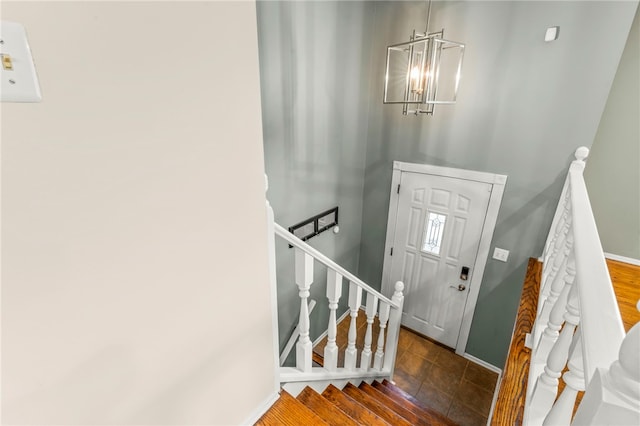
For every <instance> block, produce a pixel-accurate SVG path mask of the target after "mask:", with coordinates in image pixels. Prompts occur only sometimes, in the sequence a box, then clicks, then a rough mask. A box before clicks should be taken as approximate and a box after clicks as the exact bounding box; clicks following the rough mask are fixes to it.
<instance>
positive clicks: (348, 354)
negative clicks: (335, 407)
mask: <svg viewBox="0 0 640 426" xmlns="http://www.w3.org/2000/svg"><path fill="white" fill-rule="evenodd" d="M361 304H362V288H360V287H358V286H357V285H355V284H354V283H349V309H350V311H351V324H349V335H348V344H347V349H346V350H345V352H344V368H346V369H347V370H355V369H356V360H357V358H358V350H357V349H356V337H357V332H358V329H357V324H356V318H358V309H360V305H361Z"/></svg>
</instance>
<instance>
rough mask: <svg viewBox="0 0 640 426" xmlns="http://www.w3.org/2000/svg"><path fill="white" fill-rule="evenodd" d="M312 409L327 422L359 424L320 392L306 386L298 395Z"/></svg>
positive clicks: (337, 424) (299, 399) (335, 424)
mask: <svg viewBox="0 0 640 426" xmlns="http://www.w3.org/2000/svg"><path fill="white" fill-rule="evenodd" d="M297 399H298V401H300V402H302V403H303V404H304V405H305V406H307V407H308V408H309V409H310V410H311V411H313V412H314V413H316V414H317V415H318V416H319V417H321V418H322V419H325V421H326V422H327V423H329V424H330V425H334V426H357V425H358V422H356V421H355V420H353V419H352V418H351V417H349V416H348V415H346V414H345V413H344V412H343V411H342V410H340V409H339V408H338V407H336V406H335V405H333V404H331V403H330V402H329V401H328V400H327V399H325V398H323V397H322V396H321V395H320V394H319V393H317V392H316V391H314V390H313V389H311V388H310V387H309V386H307V387H306V388H304V389H303V390H302V392H300V394H299V395H298V397H297Z"/></svg>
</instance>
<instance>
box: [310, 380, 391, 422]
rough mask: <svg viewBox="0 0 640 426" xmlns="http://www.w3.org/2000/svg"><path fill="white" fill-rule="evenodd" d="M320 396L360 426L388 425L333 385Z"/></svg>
mask: <svg viewBox="0 0 640 426" xmlns="http://www.w3.org/2000/svg"><path fill="white" fill-rule="evenodd" d="M322 396H323V397H324V398H326V399H327V400H329V401H330V402H331V403H333V404H335V405H336V406H337V407H338V408H340V410H342V411H344V412H345V413H346V414H347V415H348V416H349V417H351V418H353V419H356V421H357V422H358V423H360V424H364V425H372V426H373V425H376V426H378V425H379V426H387V425H389V423H387V422H386V421H384V420H383V419H382V418H380V417H379V416H378V415H376V414H374V413H373V412H372V411H371V410H369V409H368V408H365V407H364V406H362V405H361V404H360V403H358V402H357V401H355V400H354V399H353V398H351V397H350V396H348V395H347V394H345V393H344V392H342V391H341V390H340V389H338V388H336V387H335V386H333V385H329V386H328V387H327V388H326V389H325V390H324V392H322Z"/></svg>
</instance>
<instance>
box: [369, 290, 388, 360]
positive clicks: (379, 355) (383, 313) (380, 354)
mask: <svg viewBox="0 0 640 426" xmlns="http://www.w3.org/2000/svg"><path fill="white" fill-rule="evenodd" d="M390 309H391V306H389V304H388V303H386V302H380V312H378V320H379V321H380V334H378V348H377V350H376V355H375V357H374V359H373V369H374V370H378V371H380V370H381V369H382V360H383V359H384V330H385V328H386V327H387V321H388V320H389V310H390Z"/></svg>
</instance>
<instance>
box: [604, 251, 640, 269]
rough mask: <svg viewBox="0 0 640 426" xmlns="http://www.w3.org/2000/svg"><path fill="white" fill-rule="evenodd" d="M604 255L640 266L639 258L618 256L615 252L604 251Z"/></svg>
mask: <svg viewBox="0 0 640 426" xmlns="http://www.w3.org/2000/svg"><path fill="white" fill-rule="evenodd" d="M604 257H606V258H607V259H611V260H617V261H618V262H624V263H629V264H631V265H635V266H640V259H634V258H632V257H625V256H618V255H617V254H611V253H606V252H605V254H604Z"/></svg>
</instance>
